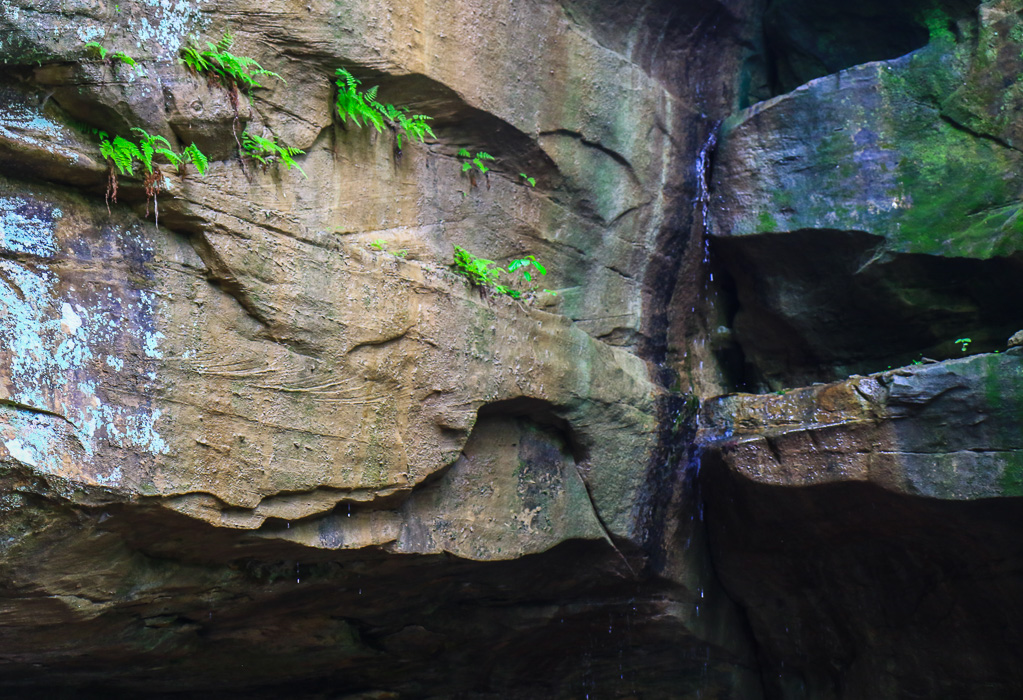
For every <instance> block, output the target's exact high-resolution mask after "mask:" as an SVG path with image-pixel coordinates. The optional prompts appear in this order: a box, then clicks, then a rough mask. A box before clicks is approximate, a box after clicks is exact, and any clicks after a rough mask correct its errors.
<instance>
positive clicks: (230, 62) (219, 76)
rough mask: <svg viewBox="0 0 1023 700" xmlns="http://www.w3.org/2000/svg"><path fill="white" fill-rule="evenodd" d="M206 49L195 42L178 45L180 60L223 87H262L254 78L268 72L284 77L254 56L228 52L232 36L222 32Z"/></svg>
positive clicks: (276, 76)
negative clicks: (194, 44) (260, 62)
mask: <svg viewBox="0 0 1023 700" xmlns="http://www.w3.org/2000/svg"><path fill="white" fill-rule="evenodd" d="M206 45H207V46H209V50H208V51H201V50H199V49H198V48H196V47H195V46H186V47H184V48H183V49H181V62H182V63H184V64H185V65H186V66H188V68H189V69H190V70H192V71H193V72H194V73H196V74H197V75H205V76H206V77H207V78H208V79H210V80H213V81H216V82H218V83H220V84H221V85H223V86H224V87H226V88H229V89H231V90H236V89H238V88H242V89H245V90H247V91H249V90H252V89H253V88H261V87H264V86H263V85H262V84H261V83H260V82H259V81H258V80H257V78H259V77H261V76H264V75H267V76H271V77H273V78H277V79H278V80H280V81H282V82H283V81H284V78H282V77H281V76H279V75H278V74H277V73H274V72H273V71H269V70H264V68H263V67H262V66H261V65H259V63H257V62H256V59H254V58H249V57H248V56H236V55H234V54H233V53H231V52H230V48H231V47H232V46H233V45H234V36H233V35H232V34H231V33H230V32H225V33H224V36H223V37H221V39H220V41H218V42H217V43H215V44H214V43H212V42H209V41H207V42H206Z"/></svg>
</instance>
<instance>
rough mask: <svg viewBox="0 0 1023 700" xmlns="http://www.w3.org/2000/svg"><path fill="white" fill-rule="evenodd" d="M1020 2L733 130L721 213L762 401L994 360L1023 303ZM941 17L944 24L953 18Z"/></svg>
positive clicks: (748, 356)
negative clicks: (913, 370) (936, 364)
mask: <svg viewBox="0 0 1023 700" xmlns="http://www.w3.org/2000/svg"><path fill="white" fill-rule="evenodd" d="M1017 9H1018V7H1017V6H1016V4H1015V3H1012V2H990V3H984V4H982V5H981V6H980V7H979V8H978V9H977V10H975V11H974V12H973V13H972V16H968V17H967V18H963V19H959V20H958V21H953V20H954V17H952V16H949V15H945V14H943V13H941V12H938V14H936V15H935V17H940V18H941V21H932V22H931V34H932V36H931V41H930V43H929V44H928V45H927V46H926V47H924V48H922V49H920V50H919V51H916V52H914V53H911V54H909V55H906V56H902V57H899V58H893V59H891V60H887V61H878V62H873V63H866V64H864V65H859V66H855V67H852V68H849V69H847V70H843V71H841V72H839V73H836V74H834V75H829V76H826V77H821V78H817V79H815V80H813V81H811V82H809V83H807V84H805V85H802V86H800V87H798V88H797V89H795V90H793V91H791V92H788V93H786V94H783V95H780V96H778V97H775V98H772V99H770V100H767V101H765V102H762V103H759V104H756V105H754V106H752V107H750V108H748V109H747V110H744V111H742V112H740V113H738V114H736V115H735V116H733V117H731V118H729V120H727V121H726V123H725V125H724V126H723V129H722V135H721V146H720V149H719V151H718V154H717V158H716V161H715V169H714V182H713V186H712V189H713V191H714V201H713V203H712V206H711V207H710V210H711V215H712V233H713V235H714V248H715V251H716V252H717V254H718V259H719V260H720V264H721V265H722V267H723V269H722V270H721V271H720V274H721V275H722V276H727V277H728V279H729V280H730V282H729V283H728V284H729V285H734V287H732V288H731V289H730V291H728V292H727V293H728V294H729V295H732V296H733V297H734V302H733V303H734V304H735V308H734V309H733V310H731V311H730V312H728V314H727V315H728V316H730V318H726V319H723V320H722V322H723V323H724V324H725V325H727V326H729V327H731V328H733V329H734V333H735V342H736V343H737V344H738V345H739V346H740V347H741V349H742V353H743V356H744V360H743V361H744V362H745V365H746V367H745V370H743V372H741V374H744V375H745V377H746V381H747V383H748V386H749V387H750V388H754V387H764V388H767V387H769V388H771V389H772V390H777V389H779V388H782V387H791V386H800V385H804V384H808V383H810V382H812V381H833V380H835V379H839V378H842V377H844V376H848V375H849V374H851V373H857V372H859V373H867V372H875V371H879V370H882V369H884V368H885V367H887V366H899V365H903V364H908V363H909V362H910V361H912V360H916V359H919V358H920V357H921V355H922V356H925V357H933V358H936V359H944V358H948V357H955V356H956V353H955V346H954V344H953V341H954V340H955V339H956V338H962V337H968V338H971V339H972V340H973V341H974V343H975V344H974V346H973V347H974V349H975V350H977V349H979V350H986V351H994V350H998V349H1001V348H1003V347H1004V338H1006V337H1008V336H1009V335H1011V334H1012V333H1013V332H1014V331H1015V330H1017V326H1018V318H1019V316H1018V309H1019V308H1020V306H1021V305H1023V297H1021V294H1023V291H1021V288H1020V285H1019V284H1018V283H1017V281H1018V280H1019V279H1020V277H1021V276H1023V262H1021V260H1023V258H1021V255H1023V229H1021V228H1020V224H1019V221H1020V218H1019V210H1020V196H1021V192H1023V180H1021V179H1020V175H1019V174H1020V172H1021V167H1020V166H1021V165H1023V161H1021V158H1023V156H1021V154H1020V151H1019V144H1018V143H1017V142H1018V141H1019V136H1018V134H1017V133H1016V132H1017V130H1018V128H1019V127H1018V123H1017V122H1018V120H1016V119H1015V118H1014V117H1010V116H1009V115H1015V114H1017V113H1018V110H1019V105H1018V104H1017V103H1018V100H1019V91H1018V86H1017V82H1018V76H1019V74H1020V72H1021V70H1023V59H1021V58H1020V51H1021V47H1023V44H1021V43H1020V37H1021V36H1023V34H1021V31H1023V30H1021V25H1020V24H1019V22H1020V19H1019V15H1018V13H1017V12H1016V10H1017ZM936 11H937V10H936Z"/></svg>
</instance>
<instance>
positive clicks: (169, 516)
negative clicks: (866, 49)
mask: <svg viewBox="0 0 1023 700" xmlns="http://www.w3.org/2000/svg"><path fill="white" fill-rule="evenodd" d="M742 10H743V8H742V7H738V8H730V7H728V6H725V5H722V4H719V3H716V2H706V3H693V4H691V5H689V6H687V7H685V8H680V7H677V6H676V5H675V4H674V3H671V2H663V3H659V2H654V3H645V4H639V3H636V4H635V5H634V6H628V7H621V8H616V7H605V6H604V4H602V3H588V2H565V3H556V2H539V1H537V2H518V1H516V2H498V3H485V4H484V3H465V2H440V3H420V2H401V1H397V2H395V1H393V0H387V1H383V2H315V1H314V2H311V3H309V2H301V3H300V2H271V3H269V4H267V5H265V6H261V7H253V6H251V5H250V4H247V3H237V2H218V3H212V2H180V3H161V2H155V1H152V2H151V1H148V0H146V1H140V2H124V3H120V4H109V3H93V2H80V3H58V2H52V3H35V2H24V3H19V2H5V3H3V5H2V12H0V29H2V32H0V60H2V62H3V64H4V71H3V76H4V77H3V80H2V85H0V93H2V95H3V99H2V109H0V174H2V178H0V211H2V213H0V216H2V219H0V221H2V229H0V290H2V291H0V294H2V297H0V304H2V307H0V308H2V314H0V339H2V341H0V342H2V344H0V358H2V362H0V368H2V369H0V464H2V475H3V477H2V478H3V506H2V523H3V524H2V530H3V538H2V541H3V544H2V547H3V562H2V565H0V587H2V590H3V603H2V611H3V612H2V619H3V630H2V632H0V687H3V688H4V692H9V693H14V694H18V695H20V696H29V695H38V696H40V697H53V696H54V695H60V694H65V693H70V694H72V695H73V696H75V697H86V696H90V695H91V694H95V695H102V696H103V697H111V696H115V697H116V696H125V697H134V696H136V695H137V694H139V693H142V692H145V693H146V694H147V695H150V696H157V697H161V696H164V695H168V696H169V695H171V694H174V693H179V694H183V695H185V696H187V697H201V696H206V695H209V696H214V695H215V696H217V697H222V696H224V695H225V694H227V695H240V694H245V695H246V696H249V697H252V696H255V697H280V696H282V695H284V696H286V697H302V696H306V695H309V696H315V697H328V696H329V697H408V698H414V697H480V698H483V697H493V698H513V697H522V698H536V697H566V698H567V697H582V696H584V695H586V694H596V693H597V692H599V693H601V694H607V693H614V694H616V695H620V696H626V695H629V694H640V695H642V696H644V697H651V696H660V697H671V696H674V695H675V694H677V693H678V692H687V693H689V692H692V693H696V692H698V693H706V694H707V697H710V696H719V697H738V696H747V695H749V694H750V693H753V694H756V693H757V692H758V691H757V688H758V687H759V680H758V678H757V674H756V671H755V660H754V658H753V652H752V648H751V646H750V639H749V637H748V635H747V634H746V631H745V628H744V627H743V623H742V618H741V615H740V614H739V612H738V610H737V609H736V608H735V606H734V605H732V604H731V603H730V602H729V601H728V599H727V597H726V596H725V595H724V594H723V592H722V591H721V590H720V588H718V587H715V584H714V583H713V578H712V577H709V575H708V572H709V560H708V557H707V553H706V548H705V547H704V548H699V547H694V548H693V549H692V550H691V552H689V553H685V552H681V551H676V550H675V548H674V542H675V540H678V539H680V538H684V537H686V536H689V537H693V525H692V524H690V523H688V521H685V522H679V521H678V519H676V518H673V517H672V516H671V514H670V512H669V509H670V508H671V507H672V505H674V506H676V507H677V505H678V503H679V502H680V500H681V499H683V498H684V488H683V484H682V476H681V472H682V469H683V467H684V463H683V460H682V458H681V457H682V454H683V452H684V446H683V449H682V451H680V450H679V449H678V446H677V445H676V443H677V442H678V441H679V440H680V439H682V438H681V437H680V436H683V435H689V434H691V430H689V429H688V428H686V430H681V432H680V431H678V430H675V429H674V428H673V427H672V426H673V423H674V422H677V421H678V420H682V422H683V424H684V426H688V425H689V422H691V420H692V416H693V414H694V413H693V411H694V409H693V406H694V404H693V403H692V402H691V401H688V402H687V401H686V400H685V398H684V397H672V396H670V395H669V392H668V391H667V389H666V387H664V386H662V384H661V379H660V377H659V375H658V372H652V371H651V369H650V367H651V366H652V365H649V364H648V363H647V360H648V359H650V358H654V359H658V358H659V359H660V360H661V361H663V360H664V358H665V354H666V350H665V348H666V329H667V319H666V316H665V314H664V308H663V307H664V302H665V299H666V297H667V295H669V294H670V293H671V289H672V280H674V279H675V278H676V276H677V268H678V260H679V258H680V256H681V255H682V253H683V250H684V248H685V245H686V241H687V239H688V236H689V235H690V228H691V225H692V206H691V201H690V199H691V195H692V192H693V189H694V185H693V183H694V182H695V178H696V173H695V172H694V171H693V169H692V163H693V161H694V159H695V155H696V153H697V151H698V150H699V148H700V145H701V144H702V143H703V141H704V140H705V138H706V132H707V129H708V127H709V124H710V122H711V121H712V116H710V115H715V114H716V115H717V116H718V117H720V116H723V115H724V113H726V112H727V111H728V110H729V109H730V107H731V101H732V86H731V78H730V77H728V76H731V75H732V74H734V73H736V66H737V65H738V63H739V61H740V60H741V57H742V54H743V49H742V48H741V44H742V42H743V41H744V37H743V32H746V31H748V27H747V26H746V24H744V18H743V16H742V15H741V12H740V11H742ZM737 12H739V14H737ZM225 33H230V34H232V35H233V37H234V40H233V43H232V44H231V45H230V47H229V48H230V51H231V52H233V53H234V54H235V55H238V56H242V55H244V56H251V57H252V58H254V59H255V60H257V61H258V62H259V63H260V64H261V65H262V66H263V67H264V68H265V69H266V70H272V71H274V72H275V73H277V74H279V78H277V77H274V76H271V75H260V76H258V80H259V81H260V83H261V84H262V85H263V86H264V87H262V88H256V89H253V90H251V91H246V90H241V91H238V92H237V93H235V92H232V91H231V90H229V89H225V88H224V86H223V85H219V84H217V83H216V82H215V81H211V80H208V79H207V78H206V77H204V76H202V75H197V74H196V73H195V72H192V71H189V70H188V69H187V67H186V66H185V65H183V64H182V62H181V61H180V60H179V57H180V52H181V50H182V48H183V47H187V46H188V45H189V44H190V42H191V43H192V44H193V45H196V46H198V47H200V48H201V49H204V48H205V43H204V42H205V41H206V40H209V41H212V42H216V41H218V39H220V37H222V36H224V35H225ZM696 38H699V39H700V41H696V40H695V39H696ZM90 42H95V43H96V44H98V45H99V46H101V47H102V48H103V49H105V50H106V52H107V53H106V54H105V55H103V56H101V55H100V54H101V51H100V49H99V48H90V47H89V43H90ZM707 42H709V43H711V44H713V45H715V46H716V47H717V49H718V53H717V54H716V55H715V54H708V53H707V52H705V51H704V50H703V49H702V48H701V47H702V46H703V45H704V44H705V43H707ZM116 52H121V56H122V57H121V58H118V57H117V55H116ZM123 56H128V57H130V59H131V60H130V61H129V60H126V59H124V58H123ZM133 63H137V65H133ZM337 68H345V69H348V70H350V71H351V73H352V74H353V75H354V76H356V78H357V79H359V80H361V81H363V87H369V86H371V85H379V92H378V93H376V95H377V97H378V99H380V100H381V101H382V102H386V103H392V104H396V105H408V106H409V107H410V109H411V110H412V112H413V113H416V114H418V113H422V114H426V115H429V116H430V117H431V118H432V121H431V122H430V125H431V127H432V129H433V132H434V134H435V138H429V139H427V142H426V143H412V142H410V141H409V139H408V138H406V140H405V142H404V143H402V144H401V146H399V145H398V142H397V141H396V139H395V137H394V135H393V134H392V133H391V131H390V129H384V131H383V132H381V133H378V132H377V131H376V130H374V129H373V128H370V126H369V125H368V124H367V125H365V126H364V127H363V128H359V127H358V126H357V125H356V124H354V123H353V121H352V120H342V119H340V118H338V116H337V115H336V114H335V113H334V112H335V109H334V101H335V87H334V84H333V81H334V79H335V70H336V69H337ZM722 76H723V77H722ZM136 128H140V129H144V130H145V132H147V133H148V134H151V135H153V136H159V137H162V138H164V139H166V141H165V143H166V144H167V145H168V146H169V147H170V148H172V149H173V150H175V151H180V150H181V149H183V148H185V147H186V146H188V145H189V144H192V143H194V144H195V145H196V147H198V148H199V150H200V151H202V152H203V153H204V154H205V155H206V156H207V157H208V158H209V161H210V162H209V167H208V171H207V172H205V174H204V175H202V174H201V173H198V172H196V168H195V167H193V166H191V165H189V166H187V167H185V168H182V169H180V170H176V169H174V168H171V167H169V166H166V165H165V166H163V173H162V174H161V175H160V176H158V177H156V178H155V179H150V180H149V181H146V180H144V179H143V178H142V177H141V175H142V171H141V170H138V171H137V172H136V176H135V177H132V176H128V175H125V174H123V173H122V175H121V176H120V177H119V178H117V182H116V190H113V191H112V190H111V186H110V182H111V181H110V177H111V173H112V172H113V170H112V166H111V164H110V163H109V162H108V161H107V160H105V159H104V154H103V153H102V152H101V149H100V140H101V135H100V134H98V133H97V132H98V131H103V132H105V133H106V134H107V138H108V139H109V140H111V141H112V140H113V139H114V137H115V135H116V136H120V137H122V138H131V139H135V137H136V136H141V132H138V131H132V129H136ZM243 132H244V133H248V134H250V135H255V136H258V137H264V138H273V139H276V140H277V142H278V143H281V144H286V145H287V146H289V147H293V148H297V149H301V150H302V151H304V154H302V155H296V161H297V164H298V165H299V166H301V171H299V170H297V169H286V168H285V167H283V165H282V164H281V163H278V164H276V165H273V166H271V167H261V166H260V165H259V164H258V163H257V162H256V161H255V160H252V159H249V158H242V157H241V156H240V155H239V146H240V144H241V141H242V138H243V137H242V134H243ZM462 149H467V150H468V151H469V152H470V153H477V152H481V151H485V152H488V153H490V154H492V155H493V157H494V160H493V161H492V162H491V163H490V164H491V166H492V169H491V170H490V172H488V173H486V174H483V173H482V172H480V171H476V172H474V173H473V174H472V175H471V176H470V175H469V174H466V173H465V172H463V169H462V165H463V162H464V159H462V158H460V157H459V156H458V154H459V152H460V151H461V150H462ZM520 173H525V174H526V176H528V177H529V178H533V180H534V182H533V183H529V182H527V181H526V176H523V175H520ZM154 183H155V186H156V187H158V188H159V190H160V191H159V192H158V193H157V195H156V197H155V198H153V197H150V196H149V195H150V194H151V190H152V189H153V186H154ZM534 185H535V186H534ZM147 186H148V187H149V190H148V191H147ZM112 195H116V200H115V201H111V200H113V197H112ZM456 245H457V246H463V247H465V248H466V249H468V250H470V251H472V252H473V253H475V254H476V255H479V256H482V257H485V258H490V259H494V260H497V261H500V262H502V263H506V262H507V261H509V260H511V259H513V258H518V257H522V256H525V255H534V256H536V257H537V258H538V259H539V260H541V261H542V263H543V264H544V265H545V266H546V268H547V269H548V270H549V271H550V273H549V274H548V275H547V277H546V278H545V280H544V286H545V287H549V288H551V289H553V290H555V291H556V292H557V294H556V295H553V294H541V295H539V298H538V299H537V300H536V302H534V303H529V302H527V301H525V300H523V301H516V300H514V299H511V298H508V297H507V296H502V295H498V294H493V293H490V294H488V293H486V290H483V291H481V290H478V289H474V288H471V287H470V286H469V285H468V284H466V282H465V280H464V278H462V277H460V276H458V275H455V274H454V273H452V272H451V271H450V269H449V266H450V263H451V256H452V250H453V246H456ZM679 411H684V412H685V415H684V416H683V417H682V418H681V419H680V418H679ZM687 431H688V432H687ZM696 537H697V539H699V537H700V536H699V534H698V533H697V534H696ZM710 601H717V602H715V603H714V604H713V607H714V608H715V609H717V610H719V613H717V614H716V615H715V616H714V618H713V620H712V621H708V620H707V618H706V609H707V608H706V606H707V605H709V604H710ZM701 605H702V606H704V610H705V612H704V616H705V617H704V618H703V619H701V618H700V607H701Z"/></svg>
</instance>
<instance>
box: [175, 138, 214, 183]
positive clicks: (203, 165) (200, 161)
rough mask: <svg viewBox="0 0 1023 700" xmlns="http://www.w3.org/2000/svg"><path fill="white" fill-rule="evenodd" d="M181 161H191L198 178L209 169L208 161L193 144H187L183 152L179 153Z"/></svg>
mask: <svg viewBox="0 0 1023 700" xmlns="http://www.w3.org/2000/svg"><path fill="white" fill-rule="evenodd" d="M181 161H182V162H185V161H191V163H192V165H194V166H195V169H196V171H197V172H198V173H199V175H200V176H201V175H205V174H206V170H207V169H209V167H210V161H209V159H208V158H207V157H206V155H205V154H204V153H203V152H202V151H200V150H199V147H198V146H196V145H195V144H194V143H190V144H188V146H187V147H186V148H185V150H183V151H182V152H181Z"/></svg>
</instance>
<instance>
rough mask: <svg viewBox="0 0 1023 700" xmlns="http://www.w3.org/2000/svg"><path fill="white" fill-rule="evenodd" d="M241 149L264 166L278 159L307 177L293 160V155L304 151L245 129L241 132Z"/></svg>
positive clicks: (289, 168)
mask: <svg viewBox="0 0 1023 700" xmlns="http://www.w3.org/2000/svg"><path fill="white" fill-rule="evenodd" d="M242 149H243V150H244V151H245V154H246V155H247V156H249V157H250V158H252V159H253V160H255V161H256V162H258V163H260V164H261V165H263V166H264V167H266V166H269V165H271V164H272V163H275V162H277V161H278V160H279V161H280V162H282V163H284V165H285V166H286V167H287V168H288V170H291V169H292V168H296V169H297V170H298V172H300V173H302V177H305V178H308V177H309V176H308V175H306V174H305V171H304V170H302V167H301V166H300V165H299V164H298V163H296V162H295V160H294V158H293V156H299V155H303V154H304V153H305V151H303V150H301V149H299V148H293V147H291V146H284V145H282V144H279V143H277V140H276V139H274V138H272V137H271V138H264V137H262V136H256V135H255V134H252V133H249V132H248V131H246V132H245V133H243V134H242Z"/></svg>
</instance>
